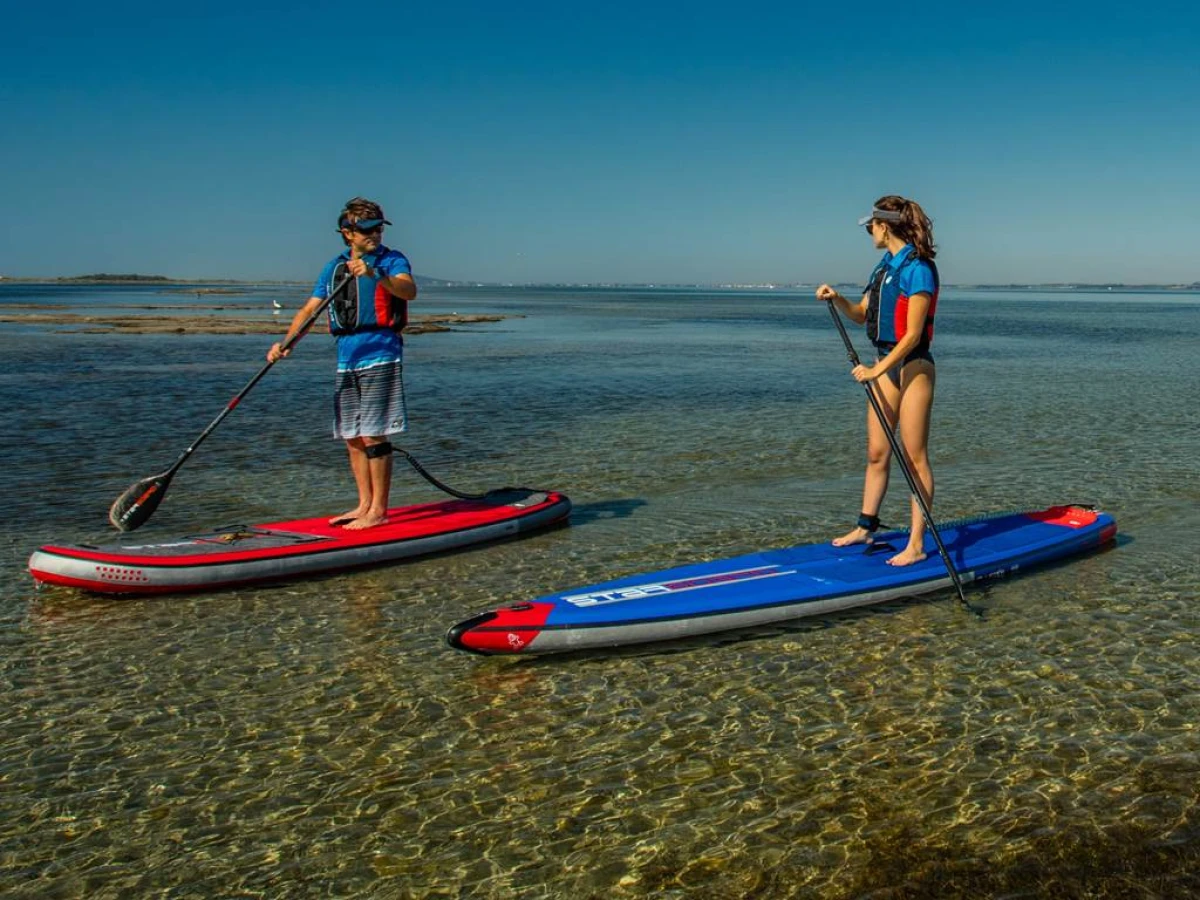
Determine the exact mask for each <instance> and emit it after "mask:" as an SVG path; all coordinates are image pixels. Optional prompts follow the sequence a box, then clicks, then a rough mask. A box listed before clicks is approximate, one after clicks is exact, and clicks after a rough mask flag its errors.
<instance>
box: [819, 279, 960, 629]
mask: <svg viewBox="0 0 1200 900" xmlns="http://www.w3.org/2000/svg"><path fill="white" fill-rule="evenodd" d="M826 302H827V303H828V304H829V314H830V315H831V316H833V324H835V325H836V326H837V330H838V333H839V334H841V336H842V342H843V343H844V344H845V345H846V354H847V355H848V356H849V357H850V367H851V368H854V367H855V366H858V365H861V361H860V360H859V358H858V353H857V352H856V351H855V349H854V343H853V342H852V341H851V340H850V335H849V334H847V333H846V326H845V325H843V324H842V317H841V316H839V315H838V311H837V307H835V306H834V305H833V301H832V300H827V301H826ZM863 387H864V388H866V391H867V399H868V400H869V401H871V408H872V409H873V410H875V415H876V417H877V418H878V419H879V424H880V425H881V426H882V427H883V433H884V434H886V435H887V439H888V443H889V444H890V445H891V447H892V456H893V457H894V458H895V460H896V462H898V463H900V471H901V472H903V473H904V480H905V481H907V482H908V489H909V490H910V491H911V492H912V495H913V499H914V500H916V501H917V505H918V506H919V507H920V508H921V515H922V516H924V518H925V527H926V528H928V529H929V533H930V534H932V535H933V540H934V543H936V544H937V548H938V553H940V554H941V557H942V562H944V563H945V564H946V571H947V572H949V573H950V580H951V581H953V582H954V588H955V590H957V591H958V599H959V600H960V601H962V605H963V606H964V607H965V608H966V609H969V610H970V611H971V612H973V613H975V614H976V615H982V614H983V611H982V610H980V609H978V608H977V607H974V606H972V605H971V604H970V603H968V602H967V596H966V594H964V593H963V584H962V579H961V578H959V577H958V572H957V571H955V569H954V563H952V562H951V561H950V554H949V552H948V551H947V550H946V545H945V544H943V543H942V536H941V535H940V534H938V530H937V525H935V524H934V521H933V513H931V512H930V511H929V504H928V503H927V502H926V501H925V494H924V492H923V491H922V490H921V488H920V486H919V485H918V484H917V479H916V478H914V477H913V473H912V469H911V468H910V467H909V465H908V460H907V459H905V457H904V452H903V450H902V449H901V447H900V442H899V440H897V438H896V434H895V432H894V431H892V429H891V428H890V427H888V421H887V416H885V415H884V413H883V407H882V406H880V405H879V398H878V397H876V396H875V388H874V387H873V386H872V385H871V383H870V382H869V381H867V382H863Z"/></svg>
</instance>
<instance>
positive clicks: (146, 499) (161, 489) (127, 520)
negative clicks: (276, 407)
mask: <svg viewBox="0 0 1200 900" xmlns="http://www.w3.org/2000/svg"><path fill="white" fill-rule="evenodd" d="M351 277H352V276H350V275H347V276H346V277H345V278H343V279H342V280H341V281H340V282H338V283H337V285H336V286H334V288H333V290H332V291H330V292H329V296H328V297H326V298H325V299H324V300H323V301H321V304H320V305H319V306H318V307H317V308H316V309H314V310H313V311H312V313H311V314H310V315H309V316H308V318H307V319H305V320H304V323H303V324H302V325H301V326H300V328H299V329H298V330H297V331H296V332H295V333H294V334H293V335H292V336H291V337H289V338H287V339H286V340H285V341H283V342H282V343H281V344H280V345H279V349H280V350H281V351H283V352H287V351H288V350H290V349H291V348H292V345H293V344H295V343H296V341H298V340H300V338H301V337H303V335H304V334H305V332H307V331H308V329H309V328H311V327H312V324H313V322H315V321H316V320H317V316H319V315H320V314H321V313H322V312H324V311H325V307H327V306H328V305H329V303H330V301H331V300H332V299H333V298H334V297H335V296H336V295H337V294H338V292H339V291H341V290H342V289H343V288H344V287H345V286H346V285H347V284H349V283H350V279H351ZM273 365H275V363H274V362H268V363H267V364H266V365H265V366H263V367H262V368H261V369H259V370H258V374H257V375H255V376H254V377H253V378H251V379H250V381H249V383H248V384H247V385H246V386H245V387H244V388H242V389H241V390H240V391H238V392H237V394H236V395H235V396H234V398H233V399H232V400H230V401H229V402H228V403H227V404H226V405H225V408H224V409H223V410H221V414H220V415H219V416H217V417H216V418H215V419H213V420H212V422H211V423H210V424H209V426H208V427H207V428H205V429H204V431H202V432H200V436H199V437H198V438H196V439H195V440H194V441H192V443H191V446H189V447H188V448H187V449H186V450H184V451H183V452H182V453H181V454H179V458H178V459H176V460H175V462H174V463H172V464H171V468H169V469H167V470H166V471H165V472H162V473H160V474H158V475H151V476H150V477H149V478H143V479H142V480H141V481H139V482H137V483H136V484H133V485H130V487H129V488H128V489H127V490H126V491H125V493H123V494H121V496H120V497H118V498H117V499H116V500H115V501H114V502H113V505H112V506H111V507H109V510H108V521H110V522H112V524H113V527H114V528H116V529H118V530H119V531H133V530H134V529H136V528H141V527H142V526H143V525H145V524H146V522H147V521H148V520H149V518H150V517H151V516H152V515H154V511H155V510H156V509H158V504H160V503H162V500H163V497H164V496H166V493H167V488H168V487H170V486H171V479H172V478H174V477H175V473H176V472H178V471H179V467H180V466H182V465H183V464H184V463H185V462H187V460H188V457H189V456H191V455H192V454H193V453H194V452H195V451H196V448H197V447H199V446H200V444H202V443H203V442H204V439H205V438H207V437H208V436H209V435H210V434H212V433H213V431H214V430H215V429H216V427H217V426H218V425H220V424H221V422H223V421H224V420H225V417H226V416H228V415H229V414H230V413H231V412H233V410H234V409H235V408H236V407H237V405H238V404H239V403H241V402H242V398H243V397H245V396H246V395H247V394H248V393H250V389H251V388H252V387H254V386H255V385H256V384H258V382H259V381H260V380H262V377H263V376H264V375H266V374H267V372H268V371H270V369H271V366H273Z"/></svg>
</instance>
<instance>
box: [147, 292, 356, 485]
mask: <svg viewBox="0 0 1200 900" xmlns="http://www.w3.org/2000/svg"><path fill="white" fill-rule="evenodd" d="M353 277H354V276H352V275H347V276H346V277H345V278H343V279H342V280H341V281H339V282H338V283H337V284H336V285H334V288H333V290H331V291H330V292H329V296H328V297H326V298H325V299H324V300H322V301H321V303H320V304H319V305H318V306H317V308H316V309H314V310H313V311H312V312H311V313H309V315H308V318H306V319H305V320H304V323H303V324H302V325H301V326H300V328H299V329H297V330H296V332H295V333H294V334H292V335H291V336H289V337H287V338H284V340H283V341H282V342H281V343H280V344H279V349H280V351H281V352H284V353H286V352H287V351H288V350H290V349H292V346H293V345H294V344H295V343H296V341H298V340H300V338H302V337H303V336H304V335H305V333H306V332H307V331H308V329H310V328H311V327H312V325H313V323H314V322H315V321H316V320H317V316H319V315H320V314H321V313H323V312H324V311H325V308H326V307H327V306H329V304H330V302H331V301H332V300H333V298H334V296H336V295H337V293H338V292H339V291H340V290H342V288H344V287H345V286H346V285H347V284H349V283H350V279H351V278H353ZM276 362H278V360H274V361H269V362H268V363H267V364H266V365H265V366H263V367H262V368H261V369H259V370H258V374H256V375H255V376H254V377H253V378H251V379H250V380H249V381H248V382H247V383H246V386H245V387H244V388H242V389H241V390H240V391H238V392H237V393H236V394H235V395H234V396H233V399H231V400H230V401H229V402H228V403H226V404H225V408H224V409H223V410H221V414H220V415H219V416H217V417H216V418H215V419H213V420H212V421H211V422H210V423H209V424H208V427H207V428H205V429H204V430H203V431H202V432H200V436H199V437H197V438H196V439H195V440H194V441H192V443H191V445H190V446H189V447H188V448H187V449H186V450H184V451H183V452H182V453H181V454H179V458H178V459H176V460H175V462H174V463H172V464H171V468H169V469H167V471H165V472H163V473H162V475H160V476H158V477H159V478H162V479H164V480H166V481H170V480H171V478H172V477H174V475H175V473H176V472H177V471H178V470H179V467H180V466H182V465H183V464H184V463H185V462H187V458H188V457H189V456H191V455H192V454H193V453H195V452H196V448H197V447H199V446H200V445H201V444H202V443H204V439H205V438H207V437H208V436H209V435H210V434H212V433H213V432H214V431H215V430H216V428H217V426H218V425H220V424H221V423H222V422H224V421H225V417H226V416H228V415H229V414H230V413H231V412H233V411H234V410H235V409H237V405H238V404H239V403H241V402H242V398H244V397H245V396H246V395H247V394H248V393H250V389H251V388H253V387H254V386H255V385H256V384H258V383H259V382H260V381H262V378H263V376H264V375H266V374H267V372H269V371H271V367H272V366H273V365H275V363H276Z"/></svg>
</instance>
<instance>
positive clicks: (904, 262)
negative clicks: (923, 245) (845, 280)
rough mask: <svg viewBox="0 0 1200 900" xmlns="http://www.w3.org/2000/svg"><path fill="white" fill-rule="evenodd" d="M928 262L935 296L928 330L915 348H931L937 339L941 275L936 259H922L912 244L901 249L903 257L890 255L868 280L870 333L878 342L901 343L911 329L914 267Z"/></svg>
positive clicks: (931, 299)
mask: <svg viewBox="0 0 1200 900" xmlns="http://www.w3.org/2000/svg"><path fill="white" fill-rule="evenodd" d="M921 265H925V266H928V267H929V269H930V271H931V272H932V273H933V296H932V297H931V298H930V300H929V311H928V312H927V313H926V314H925V333H924V334H923V335H922V336H921V340H920V342H919V343H918V344H917V346H916V348H915V350H914V352H916V351H921V350H928V349H929V345H930V344H932V343H933V314H934V312H935V311H936V309H937V301H938V293H939V292H940V291H941V285H942V282H941V277H940V276H939V275H938V270H937V266H936V265H935V264H934V262H933V260H932V259H921V258H920V257H919V256H917V253H916V250H915V249H914V248H913V246H912V245H911V244H910V245H908V246H906V247H905V248H904V249H903V250H901V251H900V259H899V261H898V262H897V260H896V258H895V257H892V256H890V255H889V256H886V257H884V259H883V260H882V261H881V262H880V263H879V265H877V266H876V267H875V271H873V272H872V273H871V280H870V281H869V282H868V283H867V295H868V300H867V337H869V338H870V339H871V341H872V342H874V343H876V344H897V343H899V342H900V340H901V338H903V337H904V335H905V334H907V332H908V294H907V293H905V291H906V290H908V289H909V285H910V283H911V280H912V279H911V276H912V270H913V269H914V268H916V267H917V266H921Z"/></svg>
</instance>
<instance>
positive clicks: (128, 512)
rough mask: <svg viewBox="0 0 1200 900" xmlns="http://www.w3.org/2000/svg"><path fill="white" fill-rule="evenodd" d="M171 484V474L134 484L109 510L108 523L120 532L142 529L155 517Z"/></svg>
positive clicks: (154, 476)
mask: <svg viewBox="0 0 1200 900" xmlns="http://www.w3.org/2000/svg"><path fill="white" fill-rule="evenodd" d="M170 484H171V476H170V474H167V473H163V474H162V475H153V476H151V477H150V478H143V479H142V480H141V481H139V482H137V483H136V484H133V485H131V486H130V487H129V489H128V490H126V491H125V493H123V494H122V495H121V496H120V497H118V498H117V499H116V500H115V501H114V502H113V505H112V506H110V507H109V509H108V521H110V522H112V524H113V528H116V529H117V530H118V531H133V530H134V529H135V528H141V527H142V526H143V525H145V524H146V521H147V520H148V519H149V518H150V517H151V516H152V515H154V511H155V510H156V509H158V504H160V503H162V499H163V497H164V496H165V495H166V493H167V487H168V486H169V485H170Z"/></svg>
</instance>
